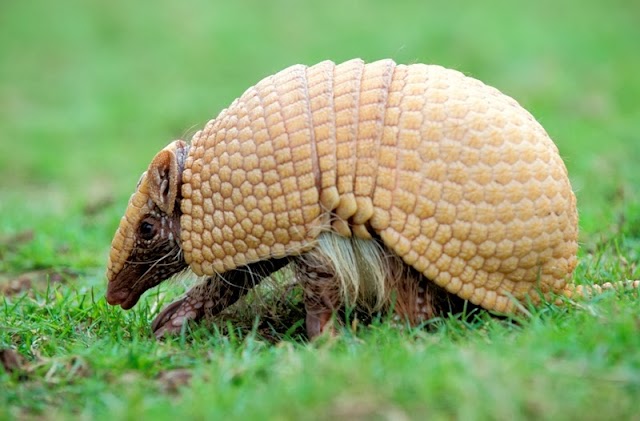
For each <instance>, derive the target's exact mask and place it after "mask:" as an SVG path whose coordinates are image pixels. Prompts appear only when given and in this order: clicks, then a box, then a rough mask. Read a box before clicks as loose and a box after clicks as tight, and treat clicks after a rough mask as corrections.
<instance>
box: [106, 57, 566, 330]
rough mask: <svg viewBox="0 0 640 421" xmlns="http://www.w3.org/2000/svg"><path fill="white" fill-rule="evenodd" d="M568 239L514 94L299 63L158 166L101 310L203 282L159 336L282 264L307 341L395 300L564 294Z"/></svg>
mask: <svg viewBox="0 0 640 421" xmlns="http://www.w3.org/2000/svg"><path fill="white" fill-rule="evenodd" d="M577 233H578V228H577V211H576V200H575V196H574V194H573V192H572V190H571V186H570V183H569V179H568V177H567V170H566V168H565V166H564V163H563V162H562V159H561V158H560V156H559V154H558V150H557V148H556V146H555V145H554V143H553V142H552V141H551V139H550V138H549V137H548V135H547V134H546V132H545V131H544V129H543V128H542V127H541V126H540V125H539V124H538V123H537V122H536V120H535V119H534V118H533V117H532V116H531V115H530V114H529V113H528V112H527V111H525V110H524V109H523V108H522V107H521V106H519V105H518V103H517V102H516V101H515V100H513V99H512V98H510V97H508V96H506V95H504V94H502V93H500V92H499V91H498V90H496V89H495V88H492V87H489V86H487V85H485V84H483V83H481V82H479V81H478V80H475V79H472V78H470V77H466V76H464V75H463V74H461V73H459V72H457V71H454V70H449V69H445V68H443V67H440V66H433V65H423V64H413V65H396V64H395V63H394V62H393V61H392V60H382V61H378V62H374V63H370V64H364V63H363V62H362V61H361V60H351V61H348V62H345V63H342V64H339V65H335V64H334V63H332V62H330V61H325V62H322V63H319V64H317V65H315V66H311V67H306V66H303V65H296V66H292V67H289V68H287V69H285V70H283V71H281V72H279V73H277V74H275V75H273V76H270V77H267V78H265V79H263V80H262V81H260V82H259V83H258V84H257V85H255V86H254V87H251V88H249V89H248V90H247V91H246V92H245V93H244V94H243V95H242V96H241V97H240V98H238V99H237V100H235V101H234V102H233V103H232V104H231V105H230V106H229V108H227V109H225V110H223V111H222V112H221V113H220V114H219V115H218V117H217V118H215V119H214V120H211V121H210V122H208V123H207V124H206V126H205V127H204V129H203V130H201V131H199V132H197V133H196V134H195V135H194V136H193V139H192V141H191V144H187V143H185V142H183V141H175V142H173V143H171V144H169V145H168V146H167V147H166V148H165V149H163V150H162V151H160V152H159V153H158V154H157V155H156V157H155V158H154V159H153V161H152V162H151V164H150V166H149V168H148V170H147V171H146V172H145V173H144V174H143V175H142V177H141V179H140V181H139V183H138V186H137V189H136V191H135V193H134V194H133V195H132V197H131V199H130V202H129V206H128V208H127V211H126V213H125V215H124V217H123V218H122V220H121V223H120V226H119V228H118V230H117V232H116V234H115V238H114V240H113V243H112V248H111V254H110V258H109V264H108V269H107V277H108V278H109V286H108V292H107V300H108V301H109V303H110V304H120V305H121V306H122V307H123V308H125V309H126V308H130V307H132V306H133V305H135V303H136V302H137V301H138V299H139V297H140V296H141V294H142V293H143V292H144V291H146V290H147V289H149V288H151V287H153V286H155V285H157V284H158V283H160V282H161V281H163V280H164V279H166V278H168V277H170V276H172V275H174V274H175V273H177V272H179V271H182V270H183V269H185V268H186V267H190V268H191V270H192V271H193V272H195V274H196V275H199V276H208V278H207V279H206V280H205V281H204V282H203V283H201V284H200V285H198V286H196V287H194V288H193V289H192V290H191V291H189V293H187V296H186V297H185V298H183V299H181V300H179V301H177V302H176V303H173V304H171V305H170V306H169V307H168V308H167V309H165V310H164V311H163V312H162V313H161V314H160V315H159V316H158V317H157V318H156V320H155V321H154V330H155V331H156V333H160V334H161V333H163V332H166V331H175V330H177V329H179V328H180V326H181V325H182V323H184V321H185V320H191V319H199V318H201V317H202V316H203V315H204V314H205V313H216V312H219V311H220V310H222V309H223V308H224V307H226V306H228V305H229V304H231V303H233V302H234V301H235V300H237V299H238V298H239V297H240V296H241V295H242V293H243V292H244V291H245V290H246V289H248V288H249V287H251V286H253V285H254V284H255V283H256V282H258V281H259V280H260V279H261V278H263V277H264V276H267V275H268V274H270V273H272V272H273V271H275V270H278V269H280V268H281V267H283V266H285V265H287V264H289V263H293V264H294V265H295V266H296V273H297V275H298V277H299V278H300V279H301V280H302V281H303V283H304V284H305V285H306V286H307V288H306V292H307V294H306V298H305V299H306V307H307V311H308V316H307V329H308V331H309V333H310V334H311V335H315V334H317V333H319V332H320V331H322V330H323V329H324V327H325V325H326V323H327V321H328V320H329V317H330V315H331V312H332V311H333V310H334V309H336V308H338V307H340V306H341V305H343V304H345V303H355V302H358V301H365V302H368V303H369V304H371V306H372V307H374V308H379V307H380V306H383V305H385V304H388V302H389V300H390V298H389V297H390V296H391V293H392V292H393V291H397V292H398V299H399V302H400V304H401V305H399V306H398V307H399V308H400V311H401V314H403V315H404V316H407V317H409V318H410V319H411V320H413V321H415V320H420V319H423V318H425V317H432V316H433V315H434V314H437V313H439V312H442V311H448V309H450V308H451V307H452V306H453V307H455V306H456V303H459V302H463V301H464V300H468V301H470V302H471V303H473V304H475V305H478V306H481V307H483V308H485V309H488V310H493V311H496V312H500V313H509V312H513V311H514V310H515V308H516V307H517V305H518V304H517V303H518V302H519V301H523V300H530V301H531V302H533V303H538V302H539V301H540V300H541V298H548V297H549V296H550V295H551V294H565V295H571V294H572V292H574V291H575V288H573V287H572V286H571V285H568V284H567V281H568V280H569V279H570V277H571V274H572V271H573V269H574V267H575V265H576V250H577ZM403 291H412V293H411V294H408V293H406V292H403ZM403 297H404V299H403ZM438 303H446V305H440V304H438Z"/></svg>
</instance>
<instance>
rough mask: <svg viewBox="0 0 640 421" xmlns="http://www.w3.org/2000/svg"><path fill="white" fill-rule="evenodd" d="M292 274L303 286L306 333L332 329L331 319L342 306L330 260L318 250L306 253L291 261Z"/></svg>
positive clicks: (312, 333)
mask: <svg viewBox="0 0 640 421" xmlns="http://www.w3.org/2000/svg"><path fill="white" fill-rule="evenodd" d="M295 276H296V278H297V280H298V282H299V283H300V285H302V287H303V290H304V308H305V312H306V318H305V325H306V330H307V336H308V337H309V339H313V338H315V337H317V336H319V335H321V334H323V333H324V332H327V331H328V332H333V325H332V323H331V320H332V318H333V316H334V314H335V313H336V311H337V310H339V309H340V307H341V306H342V303H341V301H342V300H341V299H340V285H339V282H338V280H337V278H336V276H335V272H334V271H333V269H332V265H331V262H330V261H328V260H327V259H326V258H324V256H322V254H320V253H310V254H307V255H306V256H305V257H304V259H299V260H297V261H296V263H295Z"/></svg>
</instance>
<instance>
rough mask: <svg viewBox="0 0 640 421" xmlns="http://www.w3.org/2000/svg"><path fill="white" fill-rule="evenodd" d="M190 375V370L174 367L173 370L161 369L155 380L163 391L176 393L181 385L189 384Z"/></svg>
mask: <svg viewBox="0 0 640 421" xmlns="http://www.w3.org/2000/svg"><path fill="white" fill-rule="evenodd" d="M192 377H193V374H192V373H191V370H187V369H186V368H176V369H174V370H166V371H162V372H161V373H160V374H158V377H157V380H158V382H159V383H160V385H161V386H162V389H163V390H164V391H165V393H171V394H175V393H178V391H179V389H180V388H181V387H182V386H187V385H189V383H191V378H192Z"/></svg>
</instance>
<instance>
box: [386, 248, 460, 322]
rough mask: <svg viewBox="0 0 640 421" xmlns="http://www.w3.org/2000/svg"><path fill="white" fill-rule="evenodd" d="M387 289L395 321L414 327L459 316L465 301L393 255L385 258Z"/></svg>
mask: <svg viewBox="0 0 640 421" xmlns="http://www.w3.org/2000/svg"><path fill="white" fill-rule="evenodd" d="M387 264H388V266H389V274H390V275H389V279H388V282H387V284H388V286H389V287H390V288H391V289H392V291H394V292H395V294H393V295H395V302H394V303H393V310H394V313H395V316H396V318H397V319H400V320H403V321H406V322H408V323H409V324H410V325H411V326H417V325H419V324H421V323H424V322H426V321H428V320H432V319H435V318H438V317H444V316H447V315H449V314H455V313H459V312H461V311H462V310H463V309H464V304H465V302H464V300H462V299H461V298H460V297H458V296H456V295H452V294H450V293H448V292H447V291H445V290H444V289H443V288H441V287H439V286H438V285H436V284H434V283H433V282H431V281H430V280H429V279H427V278H425V277H424V276H423V275H422V274H421V273H419V272H417V271H416V270H414V269H413V268H412V267H410V266H408V265H407V264H405V263H404V262H403V261H402V260H401V259H400V258H398V257H396V256H391V257H388V261H387Z"/></svg>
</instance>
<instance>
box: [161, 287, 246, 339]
mask: <svg viewBox="0 0 640 421" xmlns="http://www.w3.org/2000/svg"><path fill="white" fill-rule="evenodd" d="M237 289H239V288H238V287H236V286H234V285H229V284H226V283H224V282H221V281H220V279H217V278H213V277H210V278H207V279H206V280H205V281H204V282H202V283H200V284H198V285H196V286H194V287H193V288H191V289H190V290H189V291H188V292H187V294H186V296H185V297H184V298H181V299H179V300H177V301H175V302H173V303H171V304H169V305H168V306H167V307H165V308H164V309H163V310H162V311H161V312H160V314H158V315H157V316H156V318H155V319H154V320H153V323H152V324H151V329H152V330H153V333H154V334H155V336H156V338H158V339H159V338H161V337H163V336H165V335H175V334H179V333H180V331H181V330H182V326H183V325H185V324H186V323H188V322H190V321H194V322H198V321H200V320H202V319H203V318H204V317H205V316H206V315H211V314H214V313H218V312H220V311H222V310H224V309H225V308H226V307H228V306H229V305H231V304H233V303H234V302H235V301H236V300H237V299H238V297H239V296H240V295H241V293H240V292H239V291H236V290H237Z"/></svg>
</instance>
